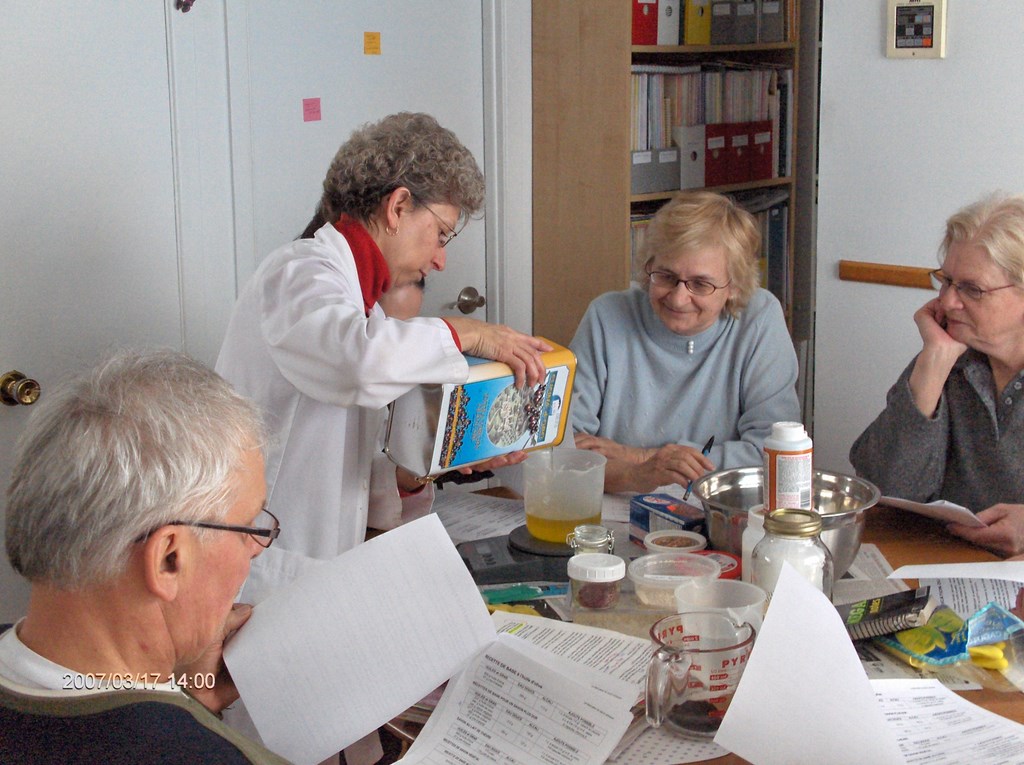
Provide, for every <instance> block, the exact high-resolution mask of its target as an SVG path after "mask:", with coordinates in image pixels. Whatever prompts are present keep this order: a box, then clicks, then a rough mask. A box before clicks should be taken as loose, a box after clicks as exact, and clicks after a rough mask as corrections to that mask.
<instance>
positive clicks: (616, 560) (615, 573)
mask: <svg viewBox="0 0 1024 765" xmlns="http://www.w3.org/2000/svg"><path fill="white" fill-rule="evenodd" d="M568 572H569V584H570V588H571V593H572V605H573V606H574V607H577V608H588V609H592V610H593V609H605V608H612V607H613V606H615V604H616V603H618V602H619V591H620V588H621V587H622V580H623V578H624V577H625V576H626V562H625V561H624V560H623V559H622V558H620V557H619V556H618V555H610V554H609V553H581V554H580V555H573V556H572V557H571V558H569V563H568Z"/></svg>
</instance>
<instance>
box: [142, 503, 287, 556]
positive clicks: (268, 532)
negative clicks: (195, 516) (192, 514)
mask: <svg viewBox="0 0 1024 765" xmlns="http://www.w3.org/2000/svg"><path fill="white" fill-rule="evenodd" d="M256 523H257V524H258V525H256V526H233V525H231V524H230V523H212V522H208V521H170V522H168V523H165V524H163V525H164V526H196V527H198V528H201V529H215V530H217V531H237V532H239V533H240V534H248V535H249V536H250V537H252V539H253V541H254V542H255V543H256V544H258V545H259V546H260V547H270V545H272V544H273V543H274V540H275V539H277V538H278V537H279V536H280V535H281V522H280V521H279V520H277V516H276V515H274V514H273V513H272V512H270V511H269V510H267V508H263V510H262V511H261V512H260V514H259V515H257V516H256ZM150 533H152V532H150ZM148 536H149V534H144V535H143V536H141V537H139V538H138V539H136V540H135V541H136V542H141V541H142V540H144V539H145V538H146V537H148Z"/></svg>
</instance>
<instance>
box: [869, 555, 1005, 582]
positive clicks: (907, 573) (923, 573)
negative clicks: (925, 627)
mask: <svg viewBox="0 0 1024 765" xmlns="http://www.w3.org/2000/svg"><path fill="white" fill-rule="evenodd" d="M889 578H890V579H956V578H960V579H1004V580H1006V581H1008V582H1024V561H1022V560H999V561H985V562H982V563H929V564H921V565H916V566H900V567H899V568H898V569H896V570H895V571H893V572H892V573H891V574H889Z"/></svg>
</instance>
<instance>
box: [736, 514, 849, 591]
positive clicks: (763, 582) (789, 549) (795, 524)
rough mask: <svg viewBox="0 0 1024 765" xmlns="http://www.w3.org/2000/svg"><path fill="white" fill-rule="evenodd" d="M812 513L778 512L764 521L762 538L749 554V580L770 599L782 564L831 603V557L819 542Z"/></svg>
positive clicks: (818, 522)
mask: <svg viewBox="0 0 1024 765" xmlns="http://www.w3.org/2000/svg"><path fill="white" fill-rule="evenodd" d="M820 534H821V516H820V515H818V513H816V512H815V511H814V510H804V509H792V508H780V509H778V510H773V511H772V512H770V513H768V514H767V515H766V516H765V518H764V537H763V538H762V539H761V541H760V542H758V543H757V544H756V545H754V550H753V552H752V553H751V554H750V565H751V569H752V572H751V579H750V581H751V582H752V583H753V584H756V585H757V586H758V587H760V588H761V589H763V590H764V591H765V592H767V593H768V597H769V598H771V596H772V593H773V592H774V590H775V585H776V583H777V582H778V580H779V574H780V573H781V572H782V564H783V562H786V563H788V564H789V565H791V566H792V567H793V568H795V569H796V571H797V573H798V574H800V575H801V576H802V577H803V578H804V579H806V580H807V581H808V582H810V583H811V584H813V585H814V586H815V587H817V588H818V589H819V590H821V591H822V592H823V593H825V596H826V597H828V598H829V600H831V599H832V572H833V565H832V554H831V553H830V552H829V550H828V548H827V547H825V544H824V543H823V542H822V541H821V536H820Z"/></svg>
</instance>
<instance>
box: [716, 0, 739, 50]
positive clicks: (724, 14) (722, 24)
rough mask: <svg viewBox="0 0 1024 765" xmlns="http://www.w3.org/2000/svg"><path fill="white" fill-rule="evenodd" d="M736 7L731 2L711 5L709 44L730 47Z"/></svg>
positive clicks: (718, 0)
mask: <svg viewBox="0 0 1024 765" xmlns="http://www.w3.org/2000/svg"><path fill="white" fill-rule="evenodd" d="M735 10H736V5H735V3H733V1H732V0H717V2H713V3H711V44H712V45H731V44H732V42H733V26H734V24H735V18H736V14H735Z"/></svg>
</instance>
